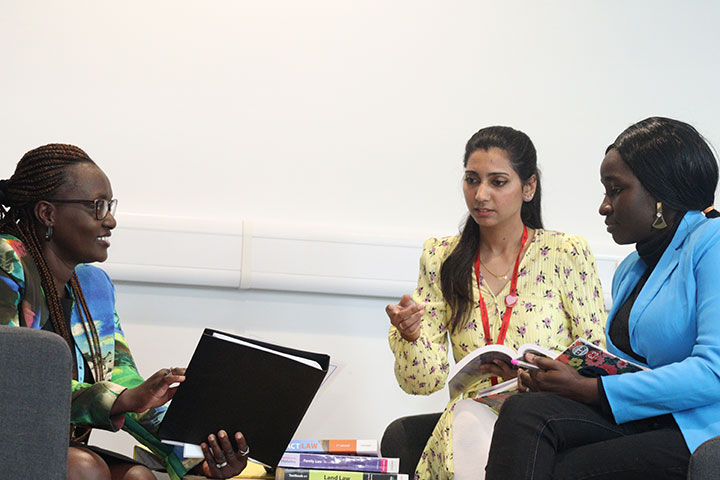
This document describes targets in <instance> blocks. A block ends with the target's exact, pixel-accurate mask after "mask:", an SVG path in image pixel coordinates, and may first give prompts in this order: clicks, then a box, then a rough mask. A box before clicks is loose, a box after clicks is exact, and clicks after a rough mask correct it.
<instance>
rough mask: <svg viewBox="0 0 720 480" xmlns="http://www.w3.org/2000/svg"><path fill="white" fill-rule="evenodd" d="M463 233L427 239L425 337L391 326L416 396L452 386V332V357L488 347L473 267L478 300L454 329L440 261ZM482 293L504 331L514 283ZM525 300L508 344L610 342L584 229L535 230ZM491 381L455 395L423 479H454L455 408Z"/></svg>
mask: <svg viewBox="0 0 720 480" xmlns="http://www.w3.org/2000/svg"><path fill="white" fill-rule="evenodd" d="M459 239H460V236H459V235H456V236H453V237H446V238H440V239H438V238H431V239H429V240H427V241H426V242H425V245H424V248H423V253H422V256H421V258H420V273H419V275H418V286H417V289H416V290H415V292H414V293H413V300H414V301H415V302H416V303H424V304H425V314H424V316H423V318H422V322H421V329H420V337H419V338H418V339H417V340H416V341H414V342H408V341H406V340H404V339H403V338H402V337H401V336H400V334H399V332H398V331H397V329H396V328H395V327H392V326H391V327H390V334H389V341H390V348H391V349H392V351H393V353H394V354H395V377H396V378H397V380H398V383H399V384H400V387H401V388H402V389H403V390H405V391H406V392H408V393H411V394H415V395H429V394H431V393H433V392H436V391H438V390H441V389H442V388H443V387H444V386H445V380H446V378H447V374H448V370H449V368H450V363H449V361H448V336H449V337H450V342H451V343H452V350H453V357H454V359H455V362H459V361H460V360H461V359H462V358H463V357H464V356H465V355H467V354H468V353H469V352H471V351H473V350H475V349H476V348H480V347H482V346H484V345H485V344H486V343H485V339H484V335H483V327H482V317H481V314H480V307H479V306H478V305H479V304H478V302H479V296H478V289H477V279H476V278H475V273H474V272H473V281H472V285H473V298H474V304H475V307H474V308H473V309H472V311H471V313H470V315H471V316H470V318H469V319H468V321H467V323H466V324H465V325H464V326H462V327H461V328H459V329H457V330H456V331H454V332H451V331H450V330H451V328H450V321H451V318H452V312H451V311H450V307H449V306H448V304H447V303H446V302H445V300H444V298H443V295H442V291H441V288H440V268H441V266H442V263H443V261H444V260H445V259H446V258H447V257H448V255H450V253H452V251H453V249H454V248H455V246H456V245H457V243H458V241H459ZM481 288H482V295H483V299H484V300H485V304H486V305H487V310H488V316H489V320H490V332H491V335H492V338H493V339H496V338H497V335H498V332H499V330H500V324H501V322H502V315H503V313H504V312H505V302H504V299H505V296H506V295H507V294H508V293H509V292H510V282H508V283H507V284H506V285H505V287H503V290H502V291H501V292H500V293H499V294H498V295H493V293H492V292H491V291H490V289H489V288H488V286H487V284H486V283H485V281H484V279H482V278H481ZM517 296H518V303H517V304H516V306H515V308H513V311H512V315H511V317H510V326H509V328H508V331H507V335H506V338H505V345H508V346H511V347H513V348H515V349H517V348H518V347H519V346H520V345H523V344H525V343H532V344H537V345H542V346H544V347H546V348H549V349H552V350H557V351H561V350H563V349H564V348H565V347H566V346H567V345H568V344H569V343H570V342H571V340H574V339H575V338H576V337H583V338H585V339H587V340H589V341H590V342H593V343H594V344H596V345H600V346H604V343H605V334H604V329H605V321H606V319H607V314H606V312H605V308H604V305H603V294H602V287H601V285H600V278H599V277H598V274H597V268H596V266H595V257H594V256H593V254H592V252H591V251H590V249H589V247H588V245H587V242H586V241H585V240H584V239H583V238H581V237H578V236H573V235H568V234H565V233H562V232H554V231H550V230H541V229H540V230H536V231H535V236H534V237H533V239H532V241H531V242H530V245H529V246H528V249H527V251H526V252H525V255H524V256H523V258H522V259H521V261H520V268H519V270H518V282H517ZM489 384H490V382H489V380H487V379H486V380H484V381H481V382H479V383H477V384H475V385H473V386H472V387H471V388H470V389H469V390H468V391H467V392H465V393H464V394H463V395H462V396H458V397H457V398H455V399H451V400H450V402H449V403H448V405H447V406H446V408H445V411H444V412H443V414H442V416H441V417H440V420H439V421H438V424H437V425H436V426H435V430H434V431H433V434H432V436H431V437H430V439H429V440H428V443H427V445H426V446H425V450H424V451H423V454H422V456H421V457H420V462H419V463H418V466H417V470H416V472H415V478H416V479H423V480H424V479H449V478H452V476H453V474H454V469H453V460H452V431H451V425H452V415H453V408H454V406H455V403H456V402H457V401H458V400H460V399H461V398H468V397H472V396H473V395H474V393H475V392H476V391H477V390H479V389H481V388H484V387H486V386H489Z"/></svg>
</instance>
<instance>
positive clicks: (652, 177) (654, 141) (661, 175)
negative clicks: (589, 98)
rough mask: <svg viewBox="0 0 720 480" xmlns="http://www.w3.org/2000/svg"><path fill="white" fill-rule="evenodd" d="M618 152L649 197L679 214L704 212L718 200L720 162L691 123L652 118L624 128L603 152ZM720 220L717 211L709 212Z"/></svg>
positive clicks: (719, 214)
mask: <svg viewBox="0 0 720 480" xmlns="http://www.w3.org/2000/svg"><path fill="white" fill-rule="evenodd" d="M613 148H614V149H616V150H617V152H618V154H620V158H622V159H623V161H624V162H625V163H626V164H627V165H628V166H629V167H630V170H632V172H633V174H634V175H635V176H636V177H637V179H638V181H639V182H640V183H641V184H642V186H643V187H645V190H647V191H648V192H649V193H650V195H652V196H653V197H655V198H656V199H657V200H658V201H659V202H662V203H663V206H666V207H668V208H670V209H672V210H675V211H676V212H678V213H679V214H680V215H679V216H677V217H676V218H680V217H681V216H682V214H684V213H685V212H687V211H690V210H704V209H706V208H707V207H709V206H711V205H712V204H713V202H714V199H715V189H716V188H717V184H718V164H717V159H716V158H715V155H714V153H713V150H712V148H711V147H710V145H709V144H708V142H707V140H705V138H703V136H702V135H700V133H698V131H697V130H695V128H694V127H693V126H692V125H689V124H687V123H684V122H681V121H679V120H673V119H672V118H665V117H650V118H646V119H645V120H642V121H640V122H637V123H635V124H633V125H631V126H629V127H628V128H626V129H625V130H624V131H623V132H622V133H621V134H620V135H619V136H618V137H617V139H615V142H613V144H612V145H610V146H609V147H608V148H607V149H606V151H605V153H607V152H608V151H610V150H611V149H613ZM706 215H707V216H708V217H710V218H713V217H717V216H720V213H718V212H717V211H716V210H714V209H713V210H711V211H709V212H707V213H706Z"/></svg>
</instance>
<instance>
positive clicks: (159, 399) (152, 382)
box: [110, 367, 185, 416]
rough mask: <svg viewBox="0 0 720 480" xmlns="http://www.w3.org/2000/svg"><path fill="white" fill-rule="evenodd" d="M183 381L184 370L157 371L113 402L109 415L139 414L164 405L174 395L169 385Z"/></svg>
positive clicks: (173, 390) (173, 389)
mask: <svg viewBox="0 0 720 480" xmlns="http://www.w3.org/2000/svg"><path fill="white" fill-rule="evenodd" d="M184 381H185V369H184V368H177V367H176V368H165V369H163V370H158V371H157V372H155V373H154V374H153V375H152V376H151V377H149V378H148V379H147V380H145V381H144V382H143V383H141V384H140V385H138V386H137V387H135V388H128V389H127V390H125V391H123V392H122V393H121V394H120V396H118V398H117V400H115V403H114V404H113V407H112V409H111V410H110V415H111V416H112V415H118V414H121V413H125V412H136V413H140V412H144V411H145V410H147V409H149V408H155V407H159V406H160V405H164V404H165V403H167V402H168V401H169V400H170V399H171V398H172V397H173V395H175V391H176V390H177V389H176V388H170V385H172V384H173V383H178V382H184Z"/></svg>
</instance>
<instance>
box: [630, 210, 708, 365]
mask: <svg viewBox="0 0 720 480" xmlns="http://www.w3.org/2000/svg"><path fill="white" fill-rule="evenodd" d="M704 219H705V216H704V215H702V214H701V213H700V212H688V213H686V214H685V216H684V217H683V218H682V220H680V226H678V229H677V232H675V236H674V237H673V239H672V241H671V242H670V245H668V247H667V249H666V250H665V253H663V255H662V257H660V261H659V262H658V264H657V265H656V266H655V270H653V272H652V273H651V274H650V277H649V278H648V280H647V282H646V283H645V286H643V288H642V290H641V291H640V294H639V295H638V298H637V300H635V303H634V304H633V307H632V309H631V310H630V318H629V320H628V329H629V331H630V340H631V345H632V339H633V331H634V329H635V326H636V325H637V324H638V322H639V321H640V319H641V318H642V316H643V314H644V313H645V309H646V308H647V307H648V305H649V304H650V302H652V301H653V299H654V298H655V297H656V296H657V295H658V293H659V292H660V289H661V288H662V286H663V285H664V284H665V282H666V280H667V279H668V278H669V277H670V275H671V274H672V272H673V270H675V268H676V267H677V265H678V262H679V260H680V252H679V250H680V248H681V247H682V245H683V243H685V239H686V238H687V236H688V235H689V234H690V232H692V231H693V230H695V227H696V226H697V224H698V223H700V222H701V221H702V220H704ZM641 275H642V273H641ZM635 285H637V281H635V282H634V283H633V285H632V287H633V288H634V286H635ZM625 298H627V295H626V296H625ZM632 347H633V349H635V348H637V345H632ZM638 353H639V354H640V355H643V353H642V352H638ZM643 356H644V355H643Z"/></svg>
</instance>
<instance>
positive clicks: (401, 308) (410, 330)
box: [385, 294, 425, 342]
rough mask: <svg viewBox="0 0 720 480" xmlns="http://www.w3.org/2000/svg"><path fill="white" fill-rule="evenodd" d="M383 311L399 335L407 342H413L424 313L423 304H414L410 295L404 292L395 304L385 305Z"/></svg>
mask: <svg viewBox="0 0 720 480" xmlns="http://www.w3.org/2000/svg"><path fill="white" fill-rule="evenodd" d="M385 313H387V316H388V317H389V318H390V323H392V324H393V325H394V326H395V328H397V329H398V332H400V335H401V336H402V337H403V338H404V339H405V340H407V341H408V342H414V341H415V340H417V339H418V337H419V336H420V319H422V316H423V314H424V313H425V305H422V304H420V305H415V303H414V302H413V301H412V299H411V298H410V295H408V294H405V295H403V296H402V298H401V299H400V303H398V304H397V305H392V304H390V305H388V306H387V307H385Z"/></svg>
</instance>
